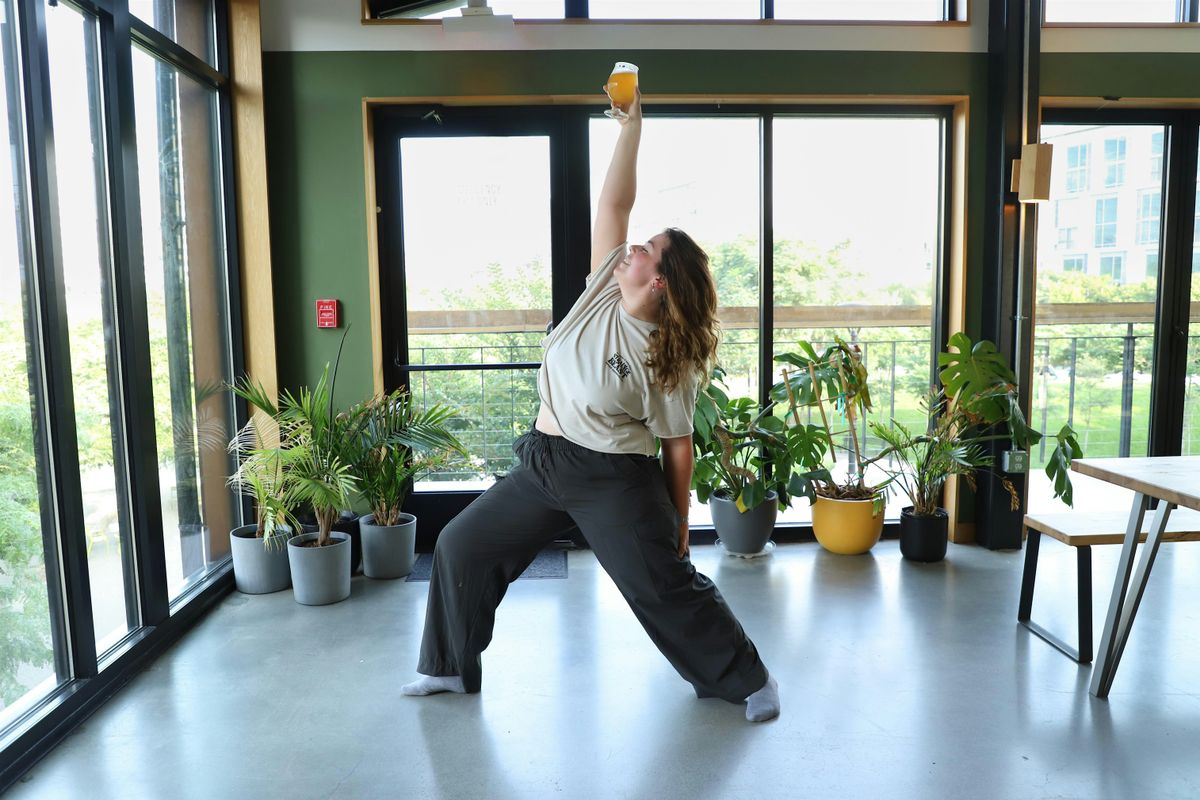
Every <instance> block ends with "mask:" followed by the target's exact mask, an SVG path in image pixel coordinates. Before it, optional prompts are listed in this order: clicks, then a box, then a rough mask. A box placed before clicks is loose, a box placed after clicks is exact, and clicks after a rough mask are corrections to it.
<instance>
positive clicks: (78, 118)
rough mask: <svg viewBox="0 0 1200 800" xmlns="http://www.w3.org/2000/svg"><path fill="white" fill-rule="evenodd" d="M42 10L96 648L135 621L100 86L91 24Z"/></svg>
mask: <svg viewBox="0 0 1200 800" xmlns="http://www.w3.org/2000/svg"><path fill="white" fill-rule="evenodd" d="M45 12H46V44H47V48H48V50H49V60H50V98H51V101H52V103H53V114H54V148H55V166H56V170H57V180H58V214H59V219H60V220H62V223H63V224H62V228H61V230H62V236H61V247H62V263H63V274H64V276H65V288H66V304H67V320H68V324H69V340H70V350H71V372H72V375H73V379H74V380H73V383H74V398H75V426H76V435H77V437H78V441H79V468H80V480H81V482H82V491H83V513H84V526H85V529H84V531H83V535H84V536H85V537H86V540H87V554H88V572H89V576H90V578H91V590H92V616H93V620H94V623H95V626H96V649H97V651H99V652H104V651H105V650H106V649H107V648H108V647H110V646H111V645H112V644H114V643H115V642H116V641H117V640H118V639H120V638H121V637H123V636H124V635H125V633H126V632H128V631H129V630H130V629H131V628H133V627H136V626H137V625H138V624H140V621H139V619H138V606H137V603H136V597H135V596H131V595H132V592H133V591H134V589H135V587H134V585H133V579H134V574H135V573H134V570H133V564H132V562H131V561H130V559H129V558H128V554H129V553H131V552H132V548H131V545H132V531H131V530H130V525H131V524H132V522H131V511H130V509H131V507H130V502H131V498H130V495H129V488H128V483H129V479H128V473H127V472H126V470H125V466H124V465H125V463H126V454H125V453H124V452H123V449H124V448H123V442H124V441H125V436H124V433H123V425H124V423H125V420H124V419H123V416H124V415H123V412H122V405H121V396H120V385H121V384H120V381H121V380H122V377H123V376H122V375H121V373H120V371H119V367H118V366H117V365H118V364H119V357H118V354H117V353H116V335H117V320H116V308H115V305H114V303H115V298H114V296H113V280H114V265H113V262H112V253H111V251H110V249H109V242H110V241H111V236H112V233H111V231H112V227H111V224H110V220H109V205H108V202H109V197H108V174H107V162H106V157H105V153H106V150H107V143H106V142H105V140H104V121H103V118H102V117H101V114H102V98H101V95H100V87H99V85H98V83H97V82H95V81H94V80H88V76H89V72H91V73H92V74H94V73H95V71H98V69H99V54H100V37H99V25H98V24H97V21H96V19H95V18H94V17H92V16H90V15H85V14H83V13H81V12H79V11H76V10H75V9H74V8H72V7H71V6H68V5H66V4H65V3H57V4H55V5H50V4H49V3H48V2H47V4H46V7H45ZM68 220H69V221H70V224H69V225H68V224H67V221H68ZM68 231H69V234H68Z"/></svg>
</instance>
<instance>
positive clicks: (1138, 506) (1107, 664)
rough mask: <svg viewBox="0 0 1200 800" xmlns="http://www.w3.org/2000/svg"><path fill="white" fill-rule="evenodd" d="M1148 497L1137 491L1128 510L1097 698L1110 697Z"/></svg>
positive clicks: (1096, 671) (1095, 671) (1096, 679)
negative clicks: (1119, 624) (1119, 628)
mask: <svg viewBox="0 0 1200 800" xmlns="http://www.w3.org/2000/svg"><path fill="white" fill-rule="evenodd" d="M1146 501H1147V498H1146V495H1144V494H1142V493H1141V492H1135V493H1134V495H1133V505H1132V506H1131V507H1130V509H1129V521H1128V523H1127V524H1126V526H1125V542H1124V543H1123V544H1122V545H1121V558H1120V561H1118V562H1117V575H1116V578H1115V579H1114V581H1113V590H1112V597H1111V598H1110V599H1109V601H1108V615H1107V617H1106V618H1105V621H1104V633H1103V634H1102V635H1101V637H1100V651H1099V652H1098V653H1097V654H1096V655H1097V658H1096V664H1095V666H1094V667H1093V668H1092V684H1091V688H1090V691H1091V693H1092V694H1094V695H1095V696H1096V697H1108V690H1109V687H1110V686H1111V685H1112V677H1111V671H1112V663H1113V661H1114V659H1113V655H1114V653H1115V652H1116V650H1117V648H1116V647H1115V644H1116V637H1115V634H1116V630H1117V622H1118V621H1120V619H1121V613H1122V611H1123V610H1124V607H1125V591H1126V589H1127V588H1128V587H1129V576H1130V573H1131V572H1132V570H1133V555H1134V551H1135V550H1136V549H1137V542H1138V534H1139V533H1140V532H1141V529H1142V518H1143V517H1144V516H1145V513H1146Z"/></svg>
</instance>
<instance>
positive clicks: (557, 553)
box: [405, 550, 567, 581]
mask: <svg viewBox="0 0 1200 800" xmlns="http://www.w3.org/2000/svg"><path fill="white" fill-rule="evenodd" d="M432 569H433V553H421V554H419V555H418V556H417V560H416V562H415V563H414V564H413V569H412V572H410V573H408V577H407V578H405V580H406V581H427V580H429V573H430V571H431V570H432ZM565 577H567V551H566V550H543V551H541V552H540V553H538V554H537V556H536V557H535V558H534V559H533V563H532V564H530V565H529V566H528V567H526V568H525V571H524V572H522V573H521V577H519V578H517V580H522V579H524V578H565Z"/></svg>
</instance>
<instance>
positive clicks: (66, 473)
mask: <svg viewBox="0 0 1200 800" xmlns="http://www.w3.org/2000/svg"><path fill="white" fill-rule="evenodd" d="M23 11H24V12H25V13H20V14H18V16H17V25H18V30H19V34H18V35H19V36H20V49H21V52H22V55H23V56H24V59H23V64H22V67H23V70H22V77H23V84H24V88H25V92H24V102H25V109H24V111H25V114H24V116H25V130H26V135H25V139H26V141H27V142H28V143H29V148H28V153H27V156H28V158H29V172H30V193H29V194H30V200H31V206H32V207H31V212H32V217H33V220H32V221H33V226H32V234H33V249H34V253H35V256H34V257H35V263H36V268H35V269H33V270H30V272H29V273H27V276H26V280H27V281H33V282H35V283H36V289H35V293H36V298H37V299H36V308H37V311H36V313H37V316H38V321H39V326H38V327H39V328H40V329H41V333H42V336H41V340H40V348H39V349H40V355H41V363H42V364H43V365H44V367H45V369H44V372H43V373H42V375H41V376H40V377H41V380H42V382H43V385H42V386H41V387H40V388H41V389H42V391H43V392H44V394H43V397H44V399H45V402H46V407H47V408H46V411H47V413H46V418H47V419H48V421H49V431H48V436H47V441H44V442H43V446H44V447H45V448H46V451H47V452H46V455H47V456H48V464H49V466H50V472H51V476H52V477H51V479H50V483H51V485H52V486H53V490H54V491H53V498H54V501H53V514H54V518H55V519H54V523H53V524H51V525H50V526H48V527H43V530H42V541H43V549H44V553H45V559H46V579H47V581H48V582H49V586H48V590H49V598H50V606H51V616H52V619H53V624H52V628H53V634H54V657H55V666H56V669H57V672H58V679H59V680H60V681H66V680H70V679H73V678H89V677H92V676H94V675H95V674H96V671H97V669H96V634H95V623H94V620H93V617H92V592H91V579H90V575H89V573H88V562H87V544H86V541H85V538H86V537H85V536H84V527H85V526H84V515H83V492H82V488H81V486H80V470H79V450H78V435H77V432H76V428H75V399H74V386H73V383H72V371H71V348H70V344H69V339H68V328H67V303H66V282H65V277H64V274H63V265H62V253H61V250H60V242H61V239H60V237H59V230H60V228H59V225H60V220H59V217H58V197H57V193H58V192H57V187H56V185H55V181H54V176H55V157H54V130H53V115H52V113H51V100H50V62H49V58H48V55H47V49H46V15H45V7H44V6H43V5H42V3H40V2H39V3H27V4H23ZM33 273H36V278H35V277H34V276H33ZM46 517H47V515H46V514H45V513H43V520H45V519H46Z"/></svg>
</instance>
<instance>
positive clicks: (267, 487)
mask: <svg viewBox="0 0 1200 800" xmlns="http://www.w3.org/2000/svg"><path fill="white" fill-rule="evenodd" d="M263 413H264V412H262V411H255V412H254V414H253V415H252V416H251V417H250V420H249V421H248V422H247V423H246V425H245V426H244V427H243V428H242V429H241V430H240V431H238V433H237V435H236V436H235V437H234V438H233V440H232V441H231V442H230V443H229V451H230V452H231V453H233V454H234V455H235V456H236V458H237V464H238V468H237V472H235V473H234V474H233V475H231V476H230V477H229V485H230V487H231V488H233V489H236V490H237V491H238V492H239V493H241V494H243V495H245V496H247V497H249V498H250V499H251V501H252V502H253V505H254V524H252V525H243V526H241V527H240V528H234V529H233V530H232V531H230V532H229V549H230V553H231V554H232V556H233V577H234V581H235V583H236V584H237V588H238V591H241V592H245V593H246V594H268V593H270V592H278V591H280V590H283V589H286V588H288V587H289V586H291V585H292V576H291V572H290V571H289V569H288V556H287V547H286V544H287V540H288V539H289V538H290V537H291V536H292V533H293V532H294V531H296V530H298V529H299V528H298V526H297V524H296V521H295V518H294V517H293V516H292V509H291V508H289V507H288V488H287V473H286V472H285V471H284V469H283V458H282V453H281V451H280V450H279V448H277V447H270V446H268V445H267V443H266V441H265V439H266V437H265V436H264V433H263V426H264V425H267V424H270V423H269V422H267V421H265V420H264V418H263Z"/></svg>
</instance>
